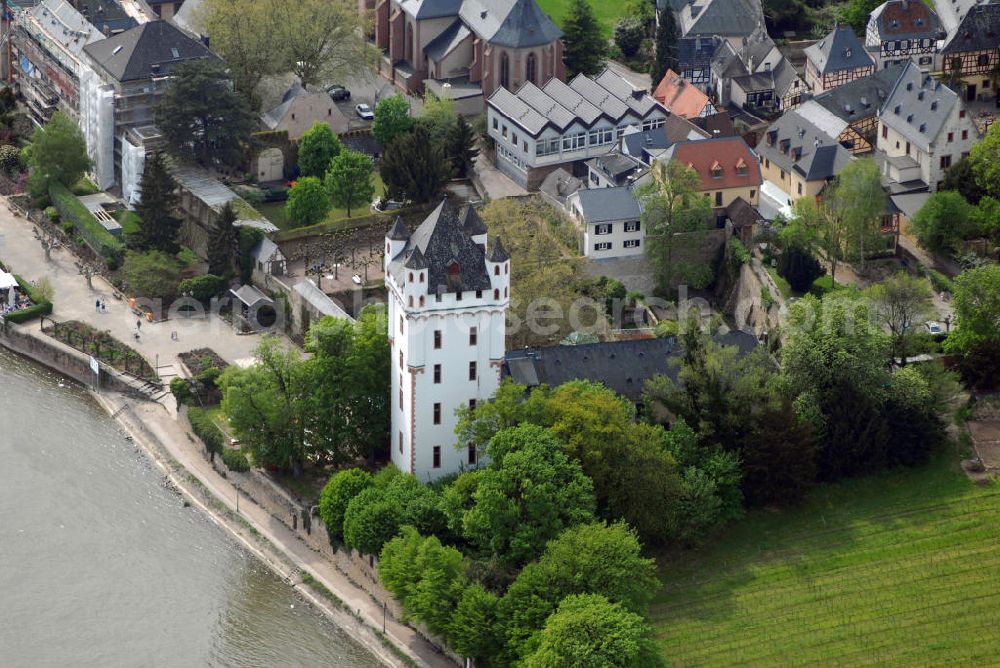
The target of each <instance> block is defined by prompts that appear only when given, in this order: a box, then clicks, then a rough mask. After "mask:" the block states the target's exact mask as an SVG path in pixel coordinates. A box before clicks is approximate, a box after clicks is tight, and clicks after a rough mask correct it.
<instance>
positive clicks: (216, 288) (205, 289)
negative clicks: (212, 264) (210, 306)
mask: <svg viewBox="0 0 1000 668" xmlns="http://www.w3.org/2000/svg"><path fill="white" fill-rule="evenodd" d="M225 289H226V279H224V278H223V277H221V276H215V275H213V274H205V275H204V276H195V277H193V278H186V279H184V280H183V281H181V282H180V285H178V286H177V291H178V292H179V293H180V294H188V293H190V294H191V296H192V297H194V298H195V299H197V300H198V301H200V302H202V303H207V302H209V301H210V300H211V299H212V297H215V296H216V295H218V294H219V293H220V292H222V291H223V290H225Z"/></svg>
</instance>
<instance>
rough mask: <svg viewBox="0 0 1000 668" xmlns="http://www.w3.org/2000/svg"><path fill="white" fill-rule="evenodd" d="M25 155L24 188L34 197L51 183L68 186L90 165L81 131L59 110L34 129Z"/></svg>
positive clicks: (81, 175)
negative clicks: (28, 174)
mask: <svg viewBox="0 0 1000 668" xmlns="http://www.w3.org/2000/svg"><path fill="white" fill-rule="evenodd" d="M25 157H26V158H27V162H28V167H29V168H30V169H31V177H30V180H29V182H28V189H29V191H30V192H31V194H32V195H33V196H35V197H39V196H42V195H44V194H47V193H48V191H49V185H50V184H52V183H60V184H62V185H64V186H66V187H67V188H72V187H73V186H74V185H76V182H77V181H79V180H80V179H81V178H82V177H83V175H84V173H86V172H87V170H89V169H90V158H89V157H88V156H87V142H86V141H84V139H83V133H82V132H80V127H79V126H78V125H77V124H76V122H75V121H73V119H72V118H70V117H69V116H67V115H66V114H65V113H64V112H63V111H62V110H57V111H56V112H55V113H54V114H52V118H50V119H49V122H48V123H46V124H45V125H44V126H42V127H40V128H36V129H35V134H34V135H33V136H32V138H31V144H30V145H29V146H28V147H27V149H26V151H25Z"/></svg>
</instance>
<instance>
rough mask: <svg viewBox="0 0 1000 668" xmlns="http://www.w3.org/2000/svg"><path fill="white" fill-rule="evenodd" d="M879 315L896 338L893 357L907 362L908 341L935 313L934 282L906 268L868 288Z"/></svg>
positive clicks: (894, 360) (879, 319) (901, 362)
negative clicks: (932, 291)
mask: <svg viewBox="0 0 1000 668" xmlns="http://www.w3.org/2000/svg"><path fill="white" fill-rule="evenodd" d="M866 292H867V296H868V298H869V299H871V301H872V306H873V308H874V313H875V317H876V318H878V321H879V322H880V323H882V324H883V325H884V326H885V327H888V328H889V333H890V336H891V339H892V349H891V358H890V361H892V362H894V363H898V364H900V365H901V366H906V356H907V342H908V339H909V338H910V337H911V336H912V334H913V333H914V331H915V330H916V329H917V328H919V327H920V326H921V323H922V322H923V320H924V319H925V317H926V316H927V315H929V314H930V313H931V308H932V306H933V302H932V301H931V286H930V283H929V282H928V281H927V279H925V278H915V277H913V276H911V275H910V274H908V273H906V272H905V271H900V272H897V273H896V274H893V275H892V276H890V277H889V278H887V279H886V280H884V281H882V282H881V283H876V284H875V285H873V286H871V287H870V288H868V290H867V291H866Z"/></svg>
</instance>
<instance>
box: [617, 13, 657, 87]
mask: <svg viewBox="0 0 1000 668" xmlns="http://www.w3.org/2000/svg"><path fill="white" fill-rule="evenodd" d="M645 36H646V28H645V26H643V25H642V23H640V22H639V20H638V19H636V18H633V17H631V16H623V17H622V18H620V19H618V23H616V24H615V44H616V45H617V46H618V48H619V49H621V50H622V54H623V55H624V56H625V57H626V58H631V57H632V56H634V55H635V54H636V53H638V52H639V47H640V46H642V38H643V37H645ZM653 83H654V85H655V84H657V83H659V82H658V81H654V82H653Z"/></svg>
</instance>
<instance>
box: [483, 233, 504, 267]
mask: <svg viewBox="0 0 1000 668" xmlns="http://www.w3.org/2000/svg"><path fill="white" fill-rule="evenodd" d="M486 259H487V260H489V261H490V262H506V261H507V260H509V259H510V253H508V252H507V249H506V248H504V247H503V243H502V242H501V241H500V237H493V243H492V244H490V252H489V253H488V254H487V255H486Z"/></svg>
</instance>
